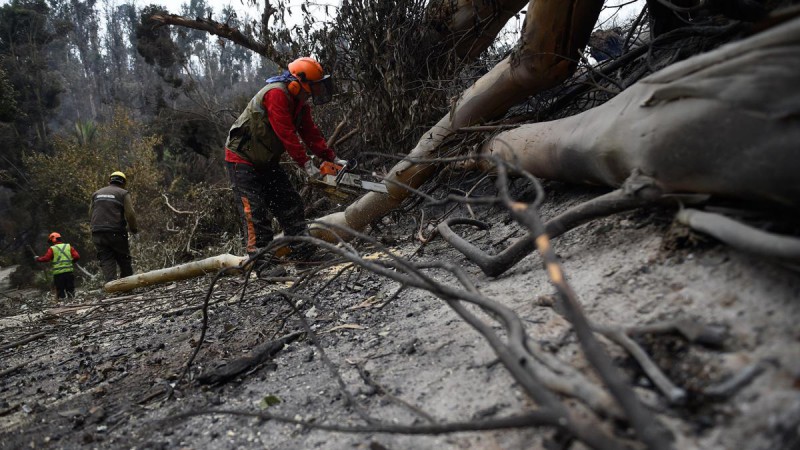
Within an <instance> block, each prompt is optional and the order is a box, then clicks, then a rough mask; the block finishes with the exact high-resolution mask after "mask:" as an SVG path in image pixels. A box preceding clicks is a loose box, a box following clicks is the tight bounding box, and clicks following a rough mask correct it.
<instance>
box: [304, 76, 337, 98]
mask: <svg viewBox="0 0 800 450" xmlns="http://www.w3.org/2000/svg"><path fill="white" fill-rule="evenodd" d="M308 84H309V86H310V87H311V97H312V99H313V100H314V104H315V105H324V104H325V103H328V102H329V101H331V100H332V99H333V78H331V76H330V75H325V76H324V77H322V79H321V80H319V81H310V82H309V83H308Z"/></svg>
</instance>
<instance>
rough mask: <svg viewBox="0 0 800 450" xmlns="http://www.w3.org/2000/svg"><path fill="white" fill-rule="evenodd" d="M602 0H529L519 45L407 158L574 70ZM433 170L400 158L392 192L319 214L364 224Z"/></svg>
mask: <svg viewBox="0 0 800 450" xmlns="http://www.w3.org/2000/svg"><path fill="white" fill-rule="evenodd" d="M602 5H603V1H602V0H570V1H563V0H536V1H533V2H530V3H529V6H528V11H527V16H526V17H527V22H526V26H525V30H524V33H523V35H522V37H521V39H520V45H519V47H518V48H517V49H516V50H515V51H514V52H512V54H511V56H509V57H508V58H506V59H504V60H503V61H501V62H500V63H499V64H497V65H496V66H495V67H494V68H493V69H492V70H490V71H489V72H488V73H487V74H486V75H484V76H483V77H481V78H480V79H479V80H478V81H477V82H475V84H474V85H472V87H470V88H469V89H467V90H466V91H464V93H462V95H461V97H460V99H459V100H458V101H457V102H456V104H455V105H454V107H453V108H452V110H451V113H450V114H448V115H446V116H445V117H443V118H442V119H441V120H440V121H439V122H438V123H437V124H436V125H434V126H433V127H432V128H431V129H430V130H429V131H428V132H426V133H425V134H424V135H423V137H422V139H420V141H419V142H418V143H417V145H416V147H414V149H413V150H411V152H410V153H409V154H408V157H409V159H429V158H433V157H435V156H436V155H435V151H436V149H437V148H438V147H439V145H440V144H441V143H442V142H443V141H444V140H445V139H446V138H447V137H449V136H451V135H453V133H454V132H455V130H457V129H458V128H460V127H464V126H469V125H474V124H477V123H481V122H483V121H486V120H491V119H494V118H497V117H499V116H502V115H503V114H505V112H506V111H508V108H510V107H511V106H513V105H515V104H517V103H519V102H521V101H523V100H524V99H526V98H528V97H529V96H531V95H533V94H535V93H538V92H541V91H543V90H545V89H548V88H551V87H553V86H556V85H558V84H559V83H561V82H563V81H564V80H565V79H567V77H569V76H570V75H571V74H572V73H573V72H574V70H575V67H576V65H577V60H578V58H579V56H580V51H581V50H582V49H583V48H585V47H586V43H587V42H588V40H589V34H590V33H591V31H592V26H593V25H594V23H595V21H596V20H597V17H598V15H599V14H600V8H601V7H602ZM433 172H434V167H433V166H432V165H430V164H418V163H413V162H409V161H401V162H400V163H398V164H396V165H395V166H394V167H392V169H391V170H390V171H389V174H388V175H387V177H386V180H387V186H388V188H389V193H388V195H387V194H380V193H374V192H373V193H369V194H367V195H365V196H363V197H361V198H360V199H358V200H357V201H356V202H354V203H353V204H351V205H350V206H348V207H347V209H346V210H345V211H343V212H338V213H334V214H330V215H328V216H325V217H323V218H321V219H319V220H320V221H321V222H326V223H330V224H332V225H334V226H339V227H342V226H344V227H349V228H351V229H354V230H361V229H363V228H364V227H365V226H367V225H368V224H370V223H371V222H373V221H375V220H377V219H379V218H381V217H383V216H384V215H385V214H387V213H388V212H390V211H392V210H393V209H395V208H397V207H398V206H399V205H400V203H401V202H402V201H403V200H405V199H406V198H407V197H408V196H409V195H410V192H409V191H408V190H406V189H405V188H404V187H403V185H407V186H411V187H412V188H417V187H419V186H420V185H422V183H424V182H425V181H426V180H427V179H428V178H429V177H430V176H431V175H432V174H433ZM312 233H313V234H314V235H315V236H316V237H319V238H321V239H326V240H329V241H335V240H336V236H335V235H334V233H333V232H332V231H329V230H328V229H323V228H321V227H316V228H314V229H313V230H312ZM338 234H340V235H341V234H342V232H341V231H340V232H338ZM341 237H342V238H345V239H346V238H348V236H341Z"/></svg>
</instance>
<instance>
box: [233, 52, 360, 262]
mask: <svg viewBox="0 0 800 450" xmlns="http://www.w3.org/2000/svg"><path fill="white" fill-rule="evenodd" d="M288 69H289V70H288V71H286V72H284V73H283V74H282V75H278V76H275V77H272V78H269V79H267V81H266V85H265V86H264V87H263V88H261V90H259V91H258V93H257V94H256V95H255V96H254V97H253V98H252V99H251V100H250V102H249V103H248V104H247V107H246V108H245V110H244V111H243V112H242V113H241V115H240V116H239V118H238V119H237V120H236V122H235V123H234V124H233V126H232V127H231V128H230V131H229V132H228V139H227V141H226V142H225V161H226V163H225V165H226V169H227V172H228V176H229V178H230V181H231V185H232V187H233V192H234V195H235V196H236V205H237V207H238V210H239V215H240V216H241V225H242V234H243V236H244V245H245V248H246V249H247V253H248V254H251V255H252V254H253V253H255V252H257V251H258V249H260V248H263V247H265V246H267V245H268V244H269V243H270V242H271V241H272V238H273V232H272V215H274V216H275V217H276V218H277V219H278V223H279V224H280V226H281V228H283V232H284V234H285V235H286V236H296V235H300V234H303V233H304V232H305V231H306V225H305V222H304V221H305V217H304V216H303V200H302V199H301V198H300V194H298V192H297V191H296V190H295V188H294V187H293V186H292V184H291V182H290V181H289V177H288V176H287V174H286V172H284V170H283V169H281V167H280V166H279V161H280V157H281V154H283V152H284V151H285V152H287V153H288V154H289V156H290V157H291V158H292V159H293V160H294V162H295V163H297V165H298V166H300V167H302V168H303V169H304V170H305V172H306V174H308V176H310V177H317V176H318V175H319V169H318V168H317V167H316V166H315V165H314V163H313V162H312V161H311V158H309V156H308V155H307V154H306V149H305V148H304V146H303V143H305V145H306V146H307V147H308V148H309V149H310V150H311V152H312V153H313V154H314V155H316V156H318V157H319V158H321V159H322V160H325V161H331V162H336V163H337V164H341V165H346V164H347V161H345V160H341V159H337V158H336V154H335V153H334V152H333V150H332V149H330V148H328V145H327V143H326V142H325V138H324V137H323V136H322V133H321V132H320V130H319V128H317V126H316V124H315V123H314V121H313V119H312V118H311V107H310V105H309V104H308V100H309V99H310V98H311V99H313V101H314V104H315V105H321V104H323V103H327V102H328V101H330V100H331V97H332V95H333V82H332V80H331V77H330V75H325V73H324V71H323V70H322V66H321V65H320V64H319V63H318V62H317V61H316V60H314V59H312V58H308V57H303V58H298V59H296V60H294V61H293V62H291V63H290V64H289V66H288ZM300 139H302V143H301V142H300ZM290 248H291V249H292V253H291V255H290V257H292V258H293V259H299V258H302V257H304V256H307V255H308V254H309V253H310V252H311V251H312V250H313V249H312V248H311V247H310V246H307V245H306V246H304V245H302V244H293V245H291V246H290Z"/></svg>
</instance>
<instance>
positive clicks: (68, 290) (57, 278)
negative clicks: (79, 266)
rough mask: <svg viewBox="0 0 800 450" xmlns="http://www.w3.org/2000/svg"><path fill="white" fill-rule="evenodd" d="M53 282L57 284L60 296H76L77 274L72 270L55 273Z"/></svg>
mask: <svg viewBox="0 0 800 450" xmlns="http://www.w3.org/2000/svg"><path fill="white" fill-rule="evenodd" d="M53 284H55V285H56V295H57V296H58V298H66V297H67V296H69V297H75V276H74V275H73V274H72V272H64V273H59V274H56V275H53Z"/></svg>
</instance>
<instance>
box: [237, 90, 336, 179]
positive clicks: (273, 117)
mask: <svg viewBox="0 0 800 450" xmlns="http://www.w3.org/2000/svg"><path fill="white" fill-rule="evenodd" d="M261 103H262V104H263V105H264V109H266V110H267V117H268V119H269V124H270V126H271V127H272V129H273V130H274V131H275V134H276V135H277V136H278V138H279V139H280V140H281V142H283V146H284V148H286V153H288V154H289V156H291V157H292V159H293V160H294V161H295V162H296V163H297V165H299V166H300V167H303V166H305V165H306V161H308V160H309V158H308V155H306V150H305V148H304V147H303V144H301V143H300V139H299V138H298V136H297V135H298V134H299V135H300V138H302V139H303V142H305V143H306V145H307V146H308V148H309V149H310V150H311V152H312V153H314V154H315V155H317V156H318V157H320V158H322V159H323V160H325V161H333V159H334V158H335V157H336V154H335V153H334V152H333V150H331V149H330V148H328V144H327V143H326V142H325V138H324V137H323V136H322V132H320V131H319V128H317V125H316V124H315V123H314V120H313V119H312V118H311V107H310V106H309V105H308V104H307V103H305V102H297V107H296V109H295V110H294V111H290V109H289V107H290V104H289V99H288V98H287V97H286V94H285V93H284V92H283V91H282V90H280V89H272V90H271V91H268V92H267V94H266V95H265V96H264V100H262V102H261ZM297 114H300V129H299V130H298V129H296V128H295V127H294V120H293V117H296V116H297ZM225 161H227V162H233V163H241V164H250V165H252V164H251V163H250V162H249V161H247V160H246V159H243V158H241V157H239V155H237V154H236V153H233V152H232V151H231V150H230V149H227V148H226V149H225Z"/></svg>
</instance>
